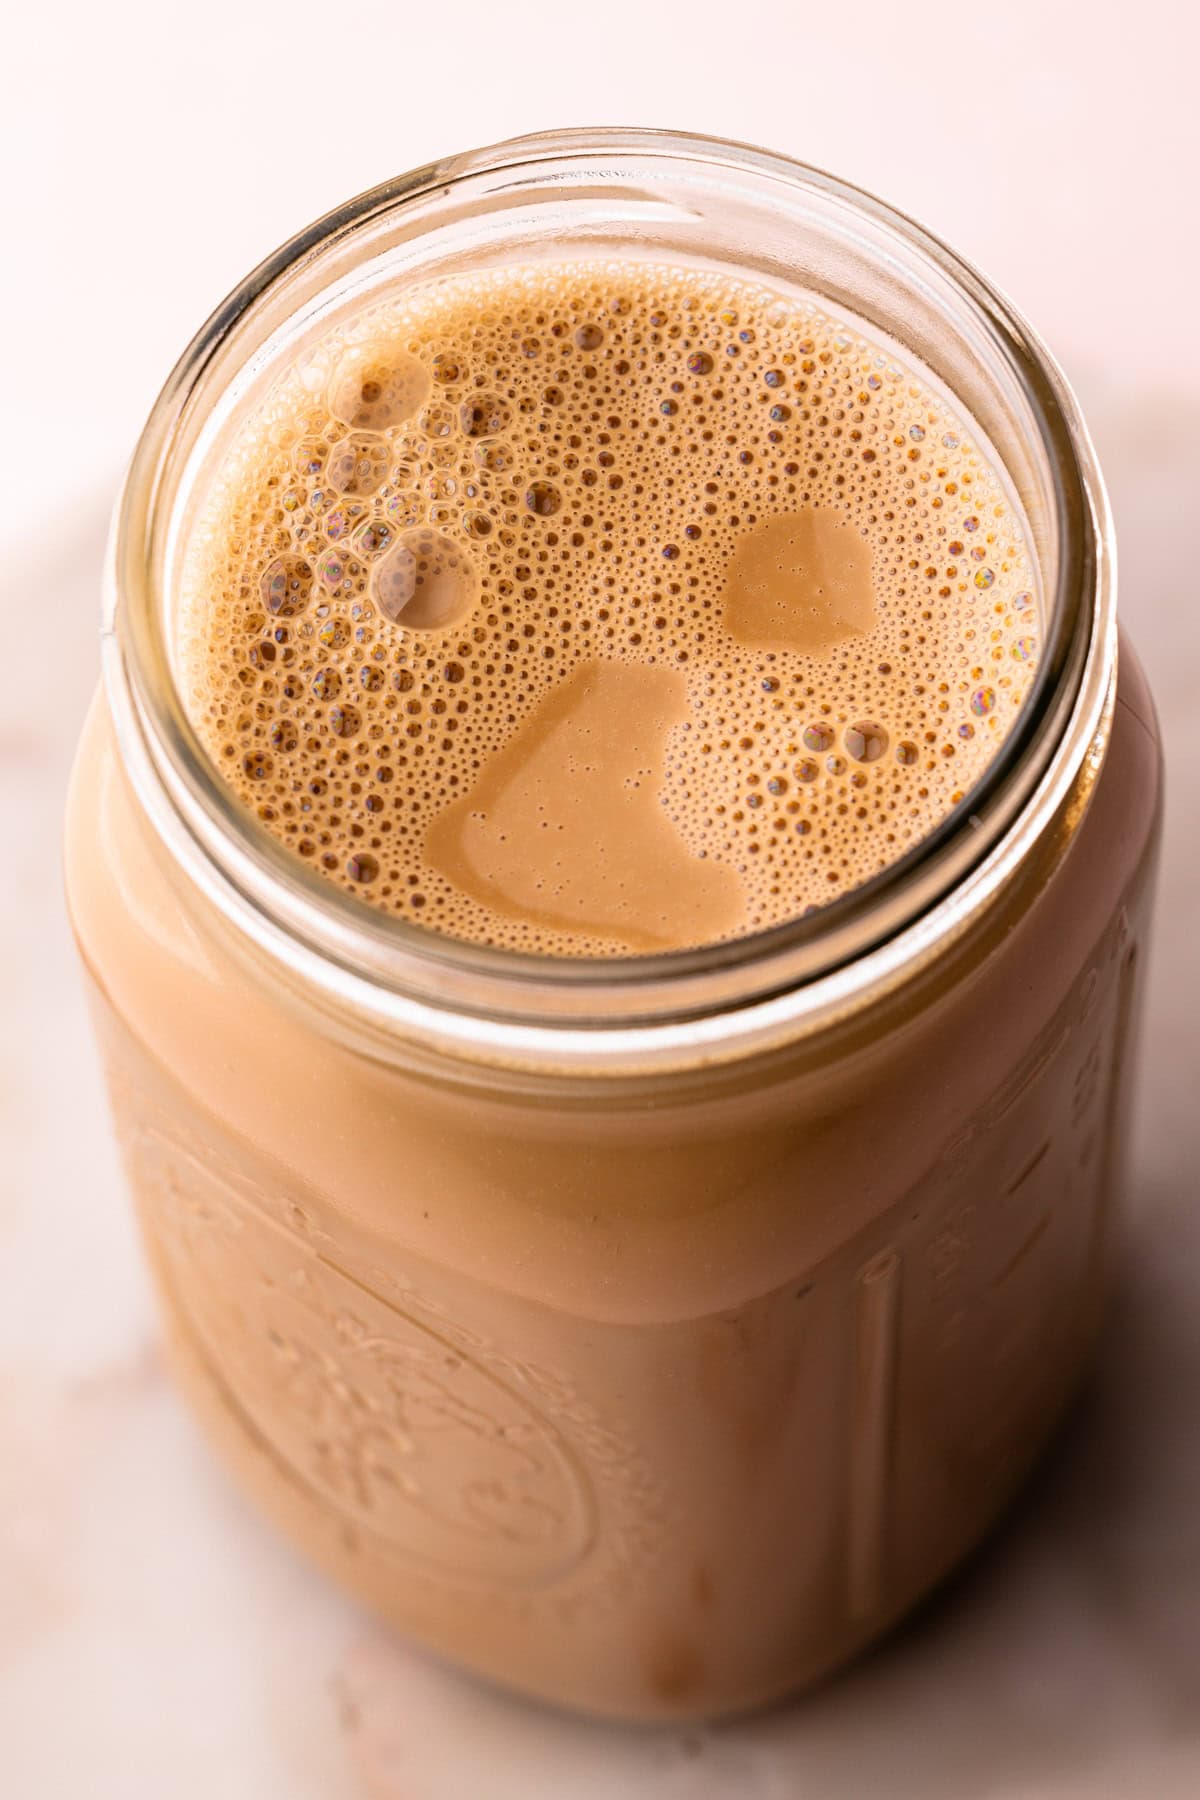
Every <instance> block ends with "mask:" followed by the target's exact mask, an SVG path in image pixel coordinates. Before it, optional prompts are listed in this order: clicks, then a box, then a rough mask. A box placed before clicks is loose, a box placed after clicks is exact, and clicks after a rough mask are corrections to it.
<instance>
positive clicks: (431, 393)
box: [177, 260, 1039, 955]
mask: <svg viewBox="0 0 1200 1800" xmlns="http://www.w3.org/2000/svg"><path fill="white" fill-rule="evenodd" d="M792 518H794V519H796V520H799V521H803V520H805V519H806V518H808V519H809V523H810V524H812V522H813V520H816V521H818V522H820V523H821V530H822V531H823V532H824V533H825V534H826V536H825V540H823V541H827V542H829V543H834V544H841V545H843V546H847V545H849V546H856V549H855V554H856V555H857V557H858V558H859V560H860V562H861V563H862V566H863V567H864V568H865V569H867V570H869V597H870V606H869V608H868V611H867V612H866V613H863V612H862V610H861V607H860V610H859V612H857V613H855V612H853V611H852V610H847V611H844V613H843V614H839V613H838V611H837V607H836V605H835V604H834V602H833V601H831V600H830V599H829V592H832V590H829V592H827V591H826V589H823V588H822V587H821V586H820V585H819V582H818V581H817V577H816V576H814V577H813V580H812V582H810V583H809V585H808V586H807V587H805V586H804V584H803V583H802V582H801V583H800V584H799V585H796V581H797V578H796V572H795V570H791V571H790V572H789V571H788V570H787V569H784V568H782V567H781V568H780V571H779V577H778V579H779V581H780V583H781V584H782V585H781V596H782V603H784V604H786V606H789V607H791V606H794V607H797V608H800V609H801V610H802V611H803V610H804V609H807V611H808V612H810V613H812V614H813V616H814V617H816V616H817V615H818V614H820V615H821V617H822V618H824V619H825V624H824V625H823V626H822V631H823V632H824V635H823V636H822V635H820V634H817V635H815V636H814V637H813V639H812V641H811V642H807V643H805V642H802V641H800V640H799V639H796V640H795V641H793V639H792V638H789V637H788V636H787V634H786V633H784V634H783V635H782V636H781V634H780V632H779V631H778V630H776V631H773V632H771V633H765V634H763V635H762V636H761V638H760V640H759V641H749V640H748V637H747V630H746V628H745V627H744V626H741V627H739V629H738V630H737V632H734V631H733V630H731V629H730V627H729V625H727V622H726V617H725V614H726V610H727V606H728V605H731V604H732V602H730V601H729V598H728V592H729V582H730V580H731V579H733V577H732V576H731V570H732V571H736V570H738V569H741V568H743V567H744V564H745V555H746V546H747V544H751V545H752V544H753V543H754V542H756V541H759V538H758V537H756V534H759V536H761V534H763V533H764V532H769V530H770V529H771V527H772V522H777V521H785V522H786V521H787V520H788V519H792ZM814 529H815V526H814ZM831 534H832V535H831ZM762 541H764V542H767V541H769V542H774V540H773V539H763V540H762ZM797 541H800V539H799V538H798V539H797ZM804 541H806V542H807V541H809V540H808V539H805V540H804ZM768 574H770V571H768ZM814 582H815V583H817V585H813V583H814ZM789 583H790V584H791V585H789ZM1036 593H1037V583H1036V578H1035V572H1034V568H1033V564H1032V559H1031V557H1030V554H1029V551H1028V549H1027V547H1026V545H1025V543H1024V541H1023V538H1022V534H1021V531H1020V527H1019V523H1018V520H1017V519H1016V517H1015V516H1014V514H1013V511H1012V508H1011V506H1010V504H1009V501H1008V499H1007V497H1006V494H1005V491H1004V489H1003V487H1002V485H1001V483H1000V482H999V480H998V479H997V476H996V473H995V471H994V470H993V469H992V468H991V467H990V466H989V464H988V462H987V461H986V459H985V458H984V457H983V455H982V454H981V453H980V451H979V450H978V449H977V448H975V447H974V445H973V443H972V439H971V434H970V431H969V429H968V428H967V425H966V423H965V422H964V421H962V420H960V419H958V418H955V417H953V416H952V415H951V414H950V413H949V412H948V411H947V409H946V407H945V405H944V403H943V402H941V401H940V400H938V399H935V398H934V396H933V395H932V393H931V392H930V390H929V389H928V388H926V387H924V386H923V385H922V384H921V382H920V381H919V380H917V379H916V378H915V377H914V375H913V373H912V372H911V371H909V370H907V369H905V368H903V367H900V366H898V365H897V364H896V363H895V362H893V361H892V360H891V359H890V358H889V357H888V356H887V355H886V354H885V353H884V352H882V351H881V350H880V349H879V347H878V346H876V345H874V344H872V343H871V342H869V341H868V340H866V339H864V338H863V337H862V336H861V335H860V334H859V333H858V332H857V331H856V330H854V329H851V328H850V327H849V326H848V325H847V324H845V323H843V322H841V321H838V320H835V319H833V318H831V317H829V316H827V315H826V314H825V313H824V312H823V311H822V310H821V309H820V308H819V307H817V306H816V305H814V304H810V303H808V302H806V301H805V300H803V299H801V298H785V297H783V296H781V295H780V294H779V293H777V292H775V291H774V290H770V289H767V288H765V287H762V286H759V285H756V284H753V283H749V282H737V281H734V280H731V279H730V278H729V277H728V276H725V275H718V274H715V273H710V272H705V271H701V270H693V269H686V268H671V267H665V266H662V265H658V264H652V263H645V264H643V263H637V262H628V261H626V262H608V261H602V260H597V261H579V262H576V263H569V264H567V263H564V264H559V265H553V266H540V265H539V266H537V267H533V266H530V267H528V268H511V269H506V270H499V271H494V272H487V273H484V274H479V275H474V276H469V277H468V276H463V277H457V276H456V277H453V278H443V279H442V280H440V281H437V282H431V283H429V284H427V285H424V286H418V287H415V288H412V289H410V290H406V291H405V292H404V293H402V294H400V295H399V296H397V297H395V298H393V299H391V300H390V301H388V302H386V303H383V304H381V305H376V306H375V307H373V308H372V309H370V310H369V311H366V312H364V313H362V314H361V315H360V316H359V317H358V318H357V319H356V320H355V321H353V323H352V324H351V325H349V326H344V327H342V328H340V330H339V331H338V332H337V333H336V334H333V335H331V336H329V337H328V338H327V339H326V340H325V341H323V342H322V343H320V344H319V345H318V346H317V347H316V348H315V349H313V350H311V351H310V352H308V353H306V356H305V358H304V359H303V360H302V361H301V362H299V363H297V364H296V365H294V366H293V367H291V368H290V369H289V370H288V371H287V372H286V373H285V374H284V375H283V376H282V377H281V378H280V379H279V380H278V381H277V382H276V384H275V386H274V387H273V389H272V390H271V392H270V393H269V394H268V395H267V397H266V399H265V400H264V401H262V403H261V404H260V405H259V406H258V408H257V410H255V411H254V412H253V413H251V414H249V415H248V416H245V417H243V418H242V419H241V421H240V422H239V423H238V424H237V426H236V427H235V428H234V430H233V433H232V435H231V437H230V439H229V441H228V442H227V443H226V445H225V447H224V449H223V451H222V453H221V457H220V461H219V463H218V464H217V465H216V466H215V467H214V469H213V470H212V472H211V475H210V486H209V488H208V491H207V493H206V495H205V497H204V501H203V504H202V505H201V507H200V509H199V517H198V523H197V525H196V526H195V528H194V530H193V533H192V536H191V539H190V541H189V544H188V547H187V554H186V558H185V568H184V580H183V583H182V594H181V606H180V613H179V619H178V624H177V649H178V658H177V661H178V666H179V668H180V671H181V682H182V686H183V689H184V697H185V702H186V705H187V707H188V710H189V714H190V716H191V718H192V720H193V723H194V725H195V727H196V729H197V731H198V733H199V735H200V737H201V739H202V741H203V743H204V745H205V747H206V749H207V751H208V753H209V754H210V755H211V757H212V759H213V761H214V763H215V764H216V766H217V768H218V769H219V770H220V771H221V772H222V774H223V775H224V777H225V779H226V780H227V782H228V783H229V785H230V786H231V787H232V788H233V790H234V791H235V792H236V794H237V795H238V797H239V798H240V799H241V801H242V802H243V803H244V804H245V805H246V806H248V807H249V808H251V809H252V810H253V812H254V813H255V814H256V815H257V817H258V819H259V820H260V821H261V822H262V824H263V825H264V827H265V828H266V829H267V830H269V831H270V832H272V833H273V834H274V835H275V836H276V837H277V838H278V839H280V841H281V842H283V843H284V844H286V845H288V846H289V847H290V848H291V849H292V850H293V851H294V852H295V854H296V855H297V856H298V857H301V858H303V859H304V860H305V861H306V862H307V863H308V864H309V865H310V866H311V867H313V868H314V869H316V870H319V871H321V872H322V873H323V874H324V875H325V876H327V877H328V879H329V880H330V881H332V882H335V883H337V884H339V885H340V886H342V887H343V888H345V889H347V890H348V891H349V892H351V893H352V894H354V895H356V896H359V897H360V898H362V899H363V900H365V901H367V902H369V903H370V904H371V905H373V906H378V907H381V908H383V909H384V910H386V911H388V912H390V913H393V914H396V915H398V916H401V917H404V918H407V919H410V920H413V921H416V922H419V923H421V924H423V925H426V926H429V927H431V928H433V929H437V930H440V931H442V932H445V933H449V934H451V935H455V936H458V937H462V938H468V939H472V940H474V941H477V942H482V943H488V944H498V945H503V946H508V947H511V948H517V949H522V950H536V951H540V952H543V953H549V954H562V955H604V954H612V953H613V952H614V951H620V950H621V949H622V948H624V947H625V946H623V945H622V944H621V943H620V942H616V941H610V940H608V939H605V938H603V937H598V936H594V935H593V936H589V935H588V934H586V933H582V932H578V931H576V932H572V931H570V930H567V929H562V930H558V929H555V928H552V927H548V926H547V924H546V923H545V920H544V919H539V918H533V917H528V918H527V917H521V916H514V915H512V914H511V913H507V912H504V911H503V910H500V909H497V908H494V907H489V906H488V905H486V904H484V903H483V902H481V901H480V899H479V898H478V897H473V896H471V895H468V894H466V893H464V892H462V891H461V890H460V889H459V888H457V887H456V886H455V884H454V883H453V882H452V881H451V880H449V879H448V878H447V877H446V875H445V874H444V873H442V872H439V870H438V868H437V867H435V866H434V864H433V863H432V862H431V861H430V860H429V858H427V856H426V854H425V847H426V839H427V835H428V833H429V831H430V827H431V825H432V823H433V821H434V820H435V819H436V818H438V816H439V814H441V813H442V812H443V811H444V810H445V809H447V808H448V807H451V806H453V805H455V804H456V803H458V802H461V801H462V800H463V799H464V797H465V796H469V795H470V794H471V793H472V792H473V791H474V789H475V787H476V784H477V783H478V782H479V781H480V777H481V771H483V770H484V769H486V768H487V766H488V764H489V762H490V761H491V759H493V758H494V757H496V756H497V755H498V754H499V753H500V752H501V751H502V750H503V749H504V748H505V746H506V745H509V744H510V743H512V742H513V741H514V739H516V738H517V737H518V735H519V734H520V733H521V732H522V730H524V729H525V728H526V727H527V726H529V723H530V721H531V720H533V719H535V717H536V715H537V712H538V708H539V706H541V705H543V704H544V703H545V702H546V701H547V698H548V696H550V695H551V694H553V693H555V692H556V691H558V690H559V689H560V688H561V687H562V685H563V684H564V683H565V682H566V681H567V680H568V679H569V678H570V677H572V676H574V675H575V674H576V673H577V672H578V671H579V670H581V669H583V668H585V667H586V666H587V665H589V664H592V663H598V662H614V661H615V662H623V663H639V664H656V665H658V666H659V667H660V668H662V669H666V670H670V671H672V672H673V673H674V674H675V675H676V676H677V677H679V680H680V682H681V683H682V686H681V687H680V690H679V691H681V692H684V693H685V694H686V706H685V708H684V711H683V713H682V715H681V716H677V717H673V718H672V719H671V720H670V722H669V725H668V726H666V727H664V730H665V739H664V742H665V758H664V764H663V770H662V777H661V781H660V783H659V786H658V792H657V804H658V805H659V806H661V808H662V809H663V811H664V812H665V815H666V816H667V818H668V819H669V820H670V821H671V824H672V826H673V827H674V829H675V831H676V832H677V833H678V834H679V839H680V842H681V844H682V845H683V846H684V847H685V850H686V854H687V855H688V856H690V857H692V858H695V859H697V860H699V861H716V862H718V863H721V864H723V865H725V866H726V867H727V868H728V869H729V870H732V871H733V872H734V874H735V875H736V877H737V881H738V883H739V884H740V893H741V895H742V897H743V902H744V904H743V905H742V907H741V918H740V920H739V922H738V924H737V926H736V928H735V929H734V930H733V931H731V932H727V933H725V935H740V934H742V933H745V932H751V931H755V930H759V929H762V928H764V927H768V926H771V925H776V924H779V923H781V922H783V921H785V920H787V919H790V918H795V917H798V916H800V915H801V914H803V913H805V912H806V911H807V910H809V909H810V908H812V907H813V906H819V905H820V904H822V903H823V902H826V901H828V900H830V899H832V898H834V897H835V896H836V895H838V894H840V893H842V892H844V891H845V890H847V889H848V888H851V887H853V886H855V885H856V884H858V883H860V882H862V881H864V880H866V879H868V878H869V877H870V876H872V875H874V874H876V873H877V872H879V871H880V870H882V869H883V868H885V867H886V866H887V865H888V864H889V863H890V862H892V861H894V860H895V859H897V858H898V857H900V856H901V855H903V854H904V853H905V852H906V851H907V850H909V849H910V848H911V847H912V846H913V845H914V844H915V843H917V842H918V841H919V840H920V839H921V838H922V837H923V836H925V835H926V834H927V833H928V832H929V831H930V830H931V829H932V828H933V827H934V826H935V825H937V824H938V822H939V821H940V820H941V819H942V818H944V817H945V815H946V814H947V812H949V811H950V809H951V808H952V807H953V806H954V805H955V804H956V803H957V802H958V801H959V800H961V799H962V798H963V796H964V795H965V793H966V792H967V791H968V789H969V788H970V787H971V786H972V785H973V784H974V783H975V782H976V781H977V780H978V778H979V777H980V775H981V774H982V773H983V771H984V769H985V768H986V766H987V764H988V763H989V762H990V761H991V760H992V758H993V757H994V756H995V754H996V751H997V749H998V747H999V745H1000V744H1001V743H1002V742H1003V740H1004V738H1005V736H1006V735H1007V733H1008V731H1009V730H1010V728H1011V726H1012V723H1013V720H1014V718H1015V717H1016V714H1017V711H1018V709H1019V708H1020V706H1021V704H1022V701H1023V700H1024V698H1025V696H1026V695H1027V693H1028V691H1029V688H1030V685H1031V682H1032V680H1033V676H1034V672H1035V670H1036V667H1037V658H1038V620H1039V604H1038V601H1037V597H1036ZM767 599H768V602H769V601H770V600H771V596H770V595H768V597H767ZM822 608H825V612H824V613H822V612H821V609H822ZM826 615H827V616H826ZM748 616H749V615H748ZM755 616H757V615H755ZM764 616H765V615H764ZM806 616H807V614H806ZM839 620H840V621H841V622H840V623H839ZM752 636H753V634H752V633H751V638H752ZM676 685H677V686H678V685H679V683H677V684H676ZM564 779H567V777H566V776H564ZM680 941H681V943H682V942H686V941H687V940H686V938H681V940H680Z"/></svg>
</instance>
